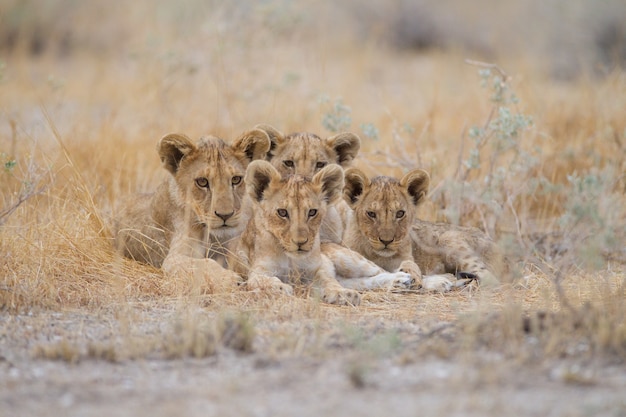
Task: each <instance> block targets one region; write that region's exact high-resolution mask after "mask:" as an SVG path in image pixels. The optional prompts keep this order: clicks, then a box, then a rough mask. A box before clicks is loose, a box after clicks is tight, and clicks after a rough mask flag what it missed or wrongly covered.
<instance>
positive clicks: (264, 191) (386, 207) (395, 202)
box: [115, 125, 497, 305]
mask: <svg viewBox="0 0 626 417" xmlns="http://www.w3.org/2000/svg"><path fill="white" fill-rule="evenodd" d="M359 148H360V140H359V138H358V136H356V135H354V134H352V133H341V134H338V135H335V136H332V137H329V138H327V139H321V138H320V137H318V136H316V135H314V134H311V133H293V134H289V135H285V134H283V133H281V132H279V131H278V130H276V129H274V128H273V127H271V126H268V125H258V126H256V127H255V128H254V129H252V130H250V131H247V132H245V133H243V134H242V135H241V136H239V137H238V138H237V139H235V140H234V141H233V142H232V143H231V144H228V143H226V142H224V141H223V140H221V139H219V138H217V137H214V136H205V137H202V138H200V140H198V142H197V143H194V142H193V141H191V140H190V139H189V138H188V137H187V136H185V135H182V134H169V135H166V136H164V137H163V138H162V139H161V140H160V142H159V145H158V152H159V156H160V157H161V161H162V163H163V167H164V168H165V169H167V170H168V171H169V173H170V174H171V175H170V176H169V178H168V179H167V180H165V181H164V182H163V183H161V184H160V185H159V187H158V188H157V190H156V192H154V193H152V194H144V195H139V196H136V197H134V198H133V199H132V200H130V201H129V202H127V204H126V205H125V206H124V207H123V208H122V209H121V213H120V215H119V216H118V220H117V224H116V232H115V240H116V247H117V249H118V250H119V251H120V253H122V254H123V255H124V256H126V257H129V258H131V259H135V260H137V261H140V262H144V263H148V264H151V265H153V266H155V267H160V268H162V270H163V271H164V273H165V277H166V281H167V282H169V283H170V284H171V285H174V286H177V288H179V289H182V290H183V291H184V290H188V289H189V288H192V287H194V286H195V287H194V288H198V287H201V288H203V290H204V291H210V292H219V291H225V290H231V289H233V288H234V287H235V286H237V285H240V284H242V283H245V285H246V286H247V288H249V289H269V290H278V291H280V292H283V293H287V294H292V293H293V289H294V285H296V284H299V283H304V284H307V288H310V289H312V290H314V291H315V292H316V293H317V295H318V296H319V297H320V298H321V299H322V300H323V301H325V302H328V303H333V304H350V305H358V304H359V302H360V294H359V292H358V290H368V289H376V288H396V289H398V288H400V289H402V288H424V289H426V290H434V291H447V290H449V289H450V288H452V287H454V286H457V285H459V283H461V282H466V280H463V279H460V280H457V278H459V277H465V278H474V279H477V280H478V281H479V282H497V280H496V278H495V276H494V275H493V273H492V272H491V271H490V268H489V266H488V265H490V264H491V262H492V261H493V260H494V259H493V258H494V257H495V256H496V252H497V251H496V250H495V248H494V245H493V243H492V242H491V241H490V240H489V239H488V238H487V237H486V236H485V235H483V234H482V233H481V232H480V231H478V230H476V229H471V228H464V227H457V226H453V225H449V224H443V223H431V222H426V221H423V220H420V219H417V218H416V215H415V212H416V207H417V206H418V205H419V204H420V202H421V201H422V200H423V199H424V198H425V196H426V194H427V191H428V185H429V176H428V174H427V173H426V172H425V171H423V170H421V169H415V170H413V171H411V172H409V173H407V174H406V175H405V176H403V177H402V178H400V179H396V178H391V177H383V176H380V177H376V178H372V179H370V178H368V177H367V176H366V175H365V174H364V173H363V172H361V171H360V170H358V169H356V168H350V167H349V166H350V165H351V163H352V161H353V160H354V158H355V157H356V156H357V153H358V151H359ZM344 169H345V171H344ZM342 197H343V198H342ZM422 273H425V274H431V275H429V276H425V275H422ZM435 274H440V275H435Z"/></svg>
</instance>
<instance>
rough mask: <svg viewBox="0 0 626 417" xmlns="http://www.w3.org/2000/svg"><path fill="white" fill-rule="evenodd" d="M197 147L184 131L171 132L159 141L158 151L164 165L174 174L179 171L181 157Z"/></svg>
mask: <svg viewBox="0 0 626 417" xmlns="http://www.w3.org/2000/svg"><path fill="white" fill-rule="evenodd" d="M195 149H196V145H195V144H194V143H193V142H192V141H191V139H189V137H188V136H186V135H183V134H182V133H170V134H169V135H165V136H163V137H162V138H161V140H160V141H159V146H158V151H159V156H160V157H161V162H162V163H163V167H164V168H165V169H167V170H168V171H169V172H170V173H171V174H172V175H174V174H176V171H178V166H179V165H180V161H181V159H183V157H184V156H185V155H187V154H188V153H189V152H191V151H193V150H195Z"/></svg>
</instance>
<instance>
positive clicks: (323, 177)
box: [311, 164, 343, 204]
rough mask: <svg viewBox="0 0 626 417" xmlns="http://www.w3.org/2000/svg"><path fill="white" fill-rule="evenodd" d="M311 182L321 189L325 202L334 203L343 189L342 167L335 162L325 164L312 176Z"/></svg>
mask: <svg viewBox="0 0 626 417" xmlns="http://www.w3.org/2000/svg"><path fill="white" fill-rule="evenodd" d="M311 182H312V183H313V184H314V185H316V186H318V187H320V188H321V189H322V194H323V196H324V200H326V202H327V203H329V204H331V203H334V202H335V201H336V200H337V199H338V198H339V196H341V190H342V189H343V169H341V167H340V166H339V165H337V164H329V165H326V166H325V167H324V168H322V169H321V170H320V171H319V172H318V173H317V174H315V175H314V176H313V178H312V179H311Z"/></svg>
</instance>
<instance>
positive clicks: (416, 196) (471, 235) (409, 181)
mask: <svg viewBox="0 0 626 417" xmlns="http://www.w3.org/2000/svg"><path fill="white" fill-rule="evenodd" d="M345 180H346V184H345V188H344V199H345V200H346V201H347V202H348V204H349V205H350V207H351V208H352V213H351V214H350V216H348V220H347V224H346V231H345V235H344V243H345V245H346V246H347V247H349V248H351V249H352V250H355V251H357V252H359V253H360V254H362V255H364V256H365V257H366V258H367V259H369V260H371V261H373V262H374V263H376V264H377V265H379V266H381V267H382V268H384V269H385V270H387V271H395V270H399V269H400V270H405V271H407V272H410V273H411V274H412V275H413V279H414V280H415V281H416V282H419V280H420V279H421V278H422V273H424V274H443V273H451V274H455V275H458V274H459V273H462V272H463V273H469V274H473V275H475V276H476V277H477V278H478V279H479V281H481V282H483V283H493V282H494V281H497V280H496V279H495V277H494V276H493V274H492V272H491V271H490V270H489V267H488V266H487V265H488V264H487V262H489V261H491V260H493V259H494V258H495V253H496V249H495V246H494V244H493V243H492V242H491V241H490V240H489V239H488V238H487V236H485V235H484V234H483V233H482V232H480V231H479V230H477V229H472V228H467V227H458V226H454V225H450V224H445V223H431V222H426V221H423V220H420V219H418V218H417V217H416V208H417V206H418V205H419V204H420V203H421V202H422V201H423V199H424V197H425V195H426V192H427V191H428V185H429V176H428V174H427V173H426V172H425V171H423V170H420V169H416V170H413V171H411V172H409V173H408V174H406V175H405V176H404V177H402V179H400V180H397V179H395V178H391V177H384V176H381V177H376V178H373V179H372V180H370V179H369V178H368V177H367V176H366V175H365V174H364V173H363V172H361V171H360V170H358V169H355V168H351V169H348V170H347V171H346V172H345Z"/></svg>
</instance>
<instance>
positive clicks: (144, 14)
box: [0, 0, 626, 79]
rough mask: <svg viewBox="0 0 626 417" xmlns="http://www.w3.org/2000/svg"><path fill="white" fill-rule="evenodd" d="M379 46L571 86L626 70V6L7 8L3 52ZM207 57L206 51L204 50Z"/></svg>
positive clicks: (286, 3)
mask: <svg viewBox="0 0 626 417" xmlns="http://www.w3.org/2000/svg"><path fill="white" fill-rule="evenodd" d="M276 37H280V38H282V39H283V40H287V39H290V40H291V41H293V42H294V43H302V44H304V43H305V41H315V40H318V41H321V42H329V43H335V42H347V43H348V44H350V45H352V46H354V47H356V48H358V47H362V46H365V45H366V44H369V43H370V42H375V43H376V44H377V45H380V46H385V47H390V48H394V49H397V50H399V51H405V52H407V53H420V52H424V51H427V50H432V49H437V50H454V49H456V50H464V51H466V53H471V54H472V55H473V56H475V57H480V58H483V59H491V60H493V59H497V60H498V61H499V62H502V60H506V59H512V58H518V59H519V58H523V59H532V60H537V61H538V63H539V64H540V66H541V67H542V68H543V69H544V70H546V71H548V72H549V73H550V75H552V76H554V77H556V78H559V79H571V78H573V77H577V76H580V75H581V74H584V73H589V72H591V73H594V74H604V73H606V72H607V71H610V70H611V69H612V68H614V67H615V66H622V67H623V66H624V65H625V64H626V4H625V3H624V2H623V1H621V0H600V1H596V0H509V1H498V0H477V1H473V2H466V1H463V0H443V1H434V0H431V1H428V0H389V1H382V0H364V1H359V0H346V1H342V2H333V1H329V0H321V1H320V0H315V1H313V0H263V1H252V0H244V1H237V2H229V1H218V0H182V1H168V0H155V1H145V0H140V1H134V2H132V3H127V2H121V1H113V2H111V1H105V0H88V1H78V0H44V1H38V0H2V1H0V51H1V52H2V53H3V55H5V56H6V54H12V53H16V52H18V51H21V52H27V53H29V54H31V55H33V56H37V55H42V54H47V53H52V54H57V55H58V56H65V57H69V56H71V55H72V54H75V53H89V54H97V55H110V54H113V55H117V54H132V53H138V51H139V50H143V49H145V48H146V47H147V46H149V47H152V48H158V47H159V46H163V45H168V46H170V47H171V46H174V45H172V42H173V43H175V44H176V43H180V42H183V43H184V42H185V41H190V40H191V38H197V40H198V42H211V41H215V40H217V39H219V40H221V41H222V42H225V45H224V46H229V44H228V43H229V42H246V43H247V44H248V45H255V44H266V43H267V42H272V40H273V39H275V38H276ZM196 52H197V53H201V52H202V51H201V50H196Z"/></svg>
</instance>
